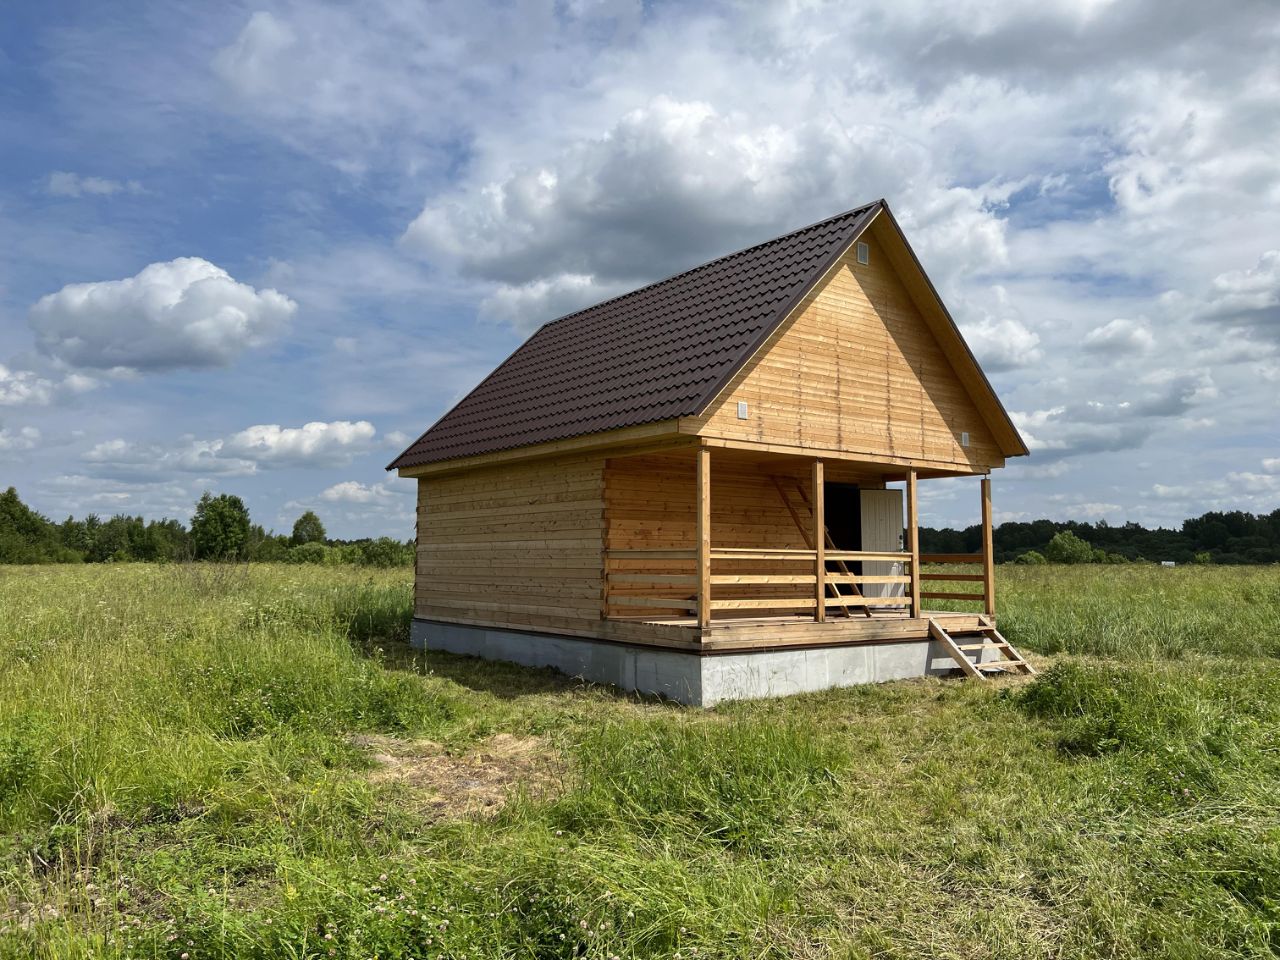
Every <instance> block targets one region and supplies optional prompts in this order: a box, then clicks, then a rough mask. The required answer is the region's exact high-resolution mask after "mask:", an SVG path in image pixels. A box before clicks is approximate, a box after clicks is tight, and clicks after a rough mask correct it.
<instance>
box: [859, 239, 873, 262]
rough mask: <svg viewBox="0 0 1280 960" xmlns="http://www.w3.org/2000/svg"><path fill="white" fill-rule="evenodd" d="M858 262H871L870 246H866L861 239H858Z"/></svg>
mask: <svg viewBox="0 0 1280 960" xmlns="http://www.w3.org/2000/svg"><path fill="white" fill-rule="evenodd" d="M858 262H859V263H870V262H871V248H870V247H869V246H867V245H866V244H865V243H863V242H862V241H861V240H859V241H858Z"/></svg>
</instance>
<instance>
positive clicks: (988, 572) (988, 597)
mask: <svg viewBox="0 0 1280 960" xmlns="http://www.w3.org/2000/svg"><path fill="white" fill-rule="evenodd" d="M994 543H995V541H994V538H993V536H992V533H991V478H990V477H983V478H982V606H983V609H984V610H985V612H986V614H987V616H989V617H994V616H995V615H996V555H995V547H994Z"/></svg>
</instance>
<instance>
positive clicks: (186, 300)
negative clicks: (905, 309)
mask: <svg viewBox="0 0 1280 960" xmlns="http://www.w3.org/2000/svg"><path fill="white" fill-rule="evenodd" d="M0 91H3V92H2V93H0V151H3V153H2V155H3V157H4V163H3V165H2V166H0V486H7V485H9V484H13V485H16V486H17V487H18V489H19V492H20V493H21V494H22V496H23V497H24V498H25V499H26V500H28V501H29V502H31V503H32V504H33V505H35V506H36V507H37V508H38V509H40V510H41V511H43V512H45V513H47V514H49V515H51V516H54V517H55V518H61V517H62V516H65V515H66V514H68V513H75V514H77V515H80V514H84V513H87V512H97V513H99V514H103V515H109V514H112V513H116V512H128V513H142V514H144V515H146V516H150V517H159V516H165V515H168V516H176V517H179V518H181V519H183V520H186V519H187V518H188V517H189V516H190V512H191V508H192V505H193V504H194V501H195V499H196V498H197V497H198V496H199V494H200V492H201V491H202V490H205V489H211V490H215V491H230V492H234V493H238V494H240V495H241V496H243V497H244V498H245V500H246V502H247V503H248V504H249V506H250V509H251V511H252V513H253V515H254V517H255V519H256V520H258V521H259V522H261V523H263V524H264V525H265V526H268V527H274V528H275V529H277V530H284V529H288V527H289V526H290V525H291V524H292V522H293V519H294V518H296V516H297V515H298V514H299V513H300V512H301V511H302V510H303V509H306V508H314V509H316V510H317V511H318V512H319V513H320V515H321V516H322V518H323V519H324V520H325V521H326V523H327V525H328V527H329V529H330V532H331V533H332V534H334V535H339V536H359V535H365V534H384V533H385V534H391V535H395V536H399V537H406V538H407V537H408V536H410V535H411V534H412V516H411V504H412V483H411V482H410V481H401V480H398V479H396V478H394V477H391V476H389V475H386V474H385V473H384V472H383V469H382V468H383V466H384V465H385V464H386V463H387V462H388V461H389V460H390V459H391V457H392V456H394V454H395V453H396V452H398V450H399V449H400V447H401V446H403V444H404V443H405V442H407V440H408V439H411V438H412V437H413V436H416V435H417V434H418V433H419V432H421V430H422V429H424V428H425V427H426V426H427V425H428V424H430V423H431V422H432V421H434V420H435V419H436V418H437V417H438V416H439V415H440V414H441V413H442V412H443V411H444V410H445V409H446V408H447V407H448V405H449V404H450V403H451V402H452V401H454V400H456V399H457V398H458V397H459V396H461V394H463V393H465V391H466V390H467V389H468V388H469V387H470V386H472V385H473V384H474V383H475V382H476V381H477V380H478V379H479V378H480V377H481V376H483V375H484V374H485V373H486V372H487V371H488V369H489V368H490V367H491V366H492V365H493V364H495V363H496V362H497V361H499V360H500V359H501V358H502V357H504V356H505V355H506V354H507V353H509V352H510V351H511V350H512V349H513V348H514V347H515V346H516V345H517V344H518V343H519V342H520V340H521V339H522V338H523V337H524V336H525V335H527V334H528V333H529V332H530V331H531V330H532V329H534V328H535V327H536V326H537V325H538V324H540V323H541V322H543V321H545V320H547V319H551V318H553V317H555V316H557V315H559V314H561V313H563V312H565V311H567V310H570V309H573V308H576V307H579V306H583V305H585V304H587V303H590V302H592V301H594V300H597V299H600V298H603V297H605V296H609V295H613V294H615V293H618V292H621V291H624V290H626V289H629V288H631V287H634V286H637V285H639V284H642V283H645V282H648V281H650V280H653V279H656V278H659V277H661V276H665V275H667V274H669V273H671V272H673V271H675V270H678V269H679V268H681V267H682V266H686V265H688V264H690V263H695V262H699V261H701V260H704V259H707V258H709V257H712V256H715V255H717V254H720V253H724V252H727V251H729V250H732V249H736V248H738V247H740V246H743V245H746V244H748V243H751V242H755V241H759V240H763V239H767V238H768V237H770V236H774V235H776V234H778V233H781V232H784V231H786V230H788V229H791V228H794V227H796V226H799V225H802V224H804V223H808V222H811V221H813V220H816V219H820V218H822V217H824V216H827V215H829V214H831V213H834V212H837V211H840V210H843V209H847V208H849V207H852V206H854V205H856V204H857V203H860V202H862V201H865V200H868V199H873V198H876V197H880V196H884V197H887V198H888V199H889V200H890V203H891V204H892V205H893V207H894V210H895V212H896V213H897V214H898V216H899V218H900V219H901V220H902V222H903V225H904V227H905V229H906V230H907V232H908V235H909V236H910V237H911V239H912V242H913V244H914V245H915V246H916V248H917V251H918V252H919V254H920V256H921V259H922V260H923V262H924V264H925V267H926V269H927V270H928V271H929V272H930V275H931V276H932V277H933V279H934V282H935V284H936V285H937V286H938V287H939V289H940V291H941V292H942V295H943V297H944V299H945V300H946V301H947V302H948V305H949V306H950V307H951V310H952V312H953V314H954V315H955V316H956V318H957V320H958V321H959V322H960V324H961V327H962V329H963V330H964V332H965V334H966V337H967V338H968V339H969V342H970V344H971V345H972V346H973V348H974V350H975V352H976V353H977V354H978V356H979V358H980V359H981V360H982V361H983V363H984V365H985V366H986V368H987V370H988V372H989V374H990V376H991V379H992V380H993V382H994V383H995V385H996V387H997V389H998V391H999V392H1000V393H1001V396H1002V397H1003V399H1004V401H1005V404H1006V406H1007V407H1008V408H1009V409H1010V410H1011V411H1012V412H1013V413H1014V415H1015V418H1016V419H1017V420H1018V422H1019V425H1020V426H1021V428H1022V429H1023V431H1024V435H1026V437H1027V438H1028V440H1029V442H1030V444H1031V446H1032V449H1033V456H1032V457H1030V458H1028V459H1027V460H1026V461H1023V462H1017V463H1016V464H1015V465H1013V466H1011V467H1010V468H1008V469H1007V470H1005V471H1004V472H1003V473H1002V474H1001V475H1000V476H999V477H998V478H997V480H998V482H997V492H996V502H997V508H998V512H997V517H998V519H1016V518H1034V517H1039V516H1051V517H1059V518H1067V517H1075V518H1082V519H1101V518H1105V519H1107V520H1109V521H1111V522H1117V523H1118V522H1123V521H1124V520H1127V519H1133V520H1139V521H1141V522H1144V523H1148V524H1151V523H1165V524H1168V523H1176V522H1178V521H1180V520H1181V519H1182V518H1183V517H1185V516H1189V515H1194V514H1197V513H1200V512H1202V511H1204V510H1207V509H1230V508H1240V509H1247V510H1254V511H1270V510H1272V509H1275V508H1276V507H1277V506H1280V415H1278V413H1280V411H1278V407H1280V404H1278V403H1277V395H1278V393H1280V252H1277V251H1280V164H1277V163H1276V162H1275V158H1276V157H1277V156H1280V110H1277V109H1276V104H1277V103H1278V102H1280V10H1277V8H1276V7H1275V5H1274V4H1273V3H1270V2H1249V0H1240V2H1237V3H1234V4H1232V5H1230V7H1229V8H1227V9H1226V10H1225V12H1224V10H1223V9H1220V8H1217V7H1215V6H1214V5H1208V4H1203V3H1191V2H1172V3H1171V2H1155V0H1147V2H1136V0H1132V2H1131V0H1111V2H1108V0H1089V2H1080V0H1069V2H1068V0H1061V2H1055V0H1038V2H1035V3H1003V4H989V3H975V2H965V0H951V2H947V3H941V2H937V3H935V2H923V0H903V2H895V3H892V4H877V3H865V4H849V3H845V2H840V3H824V2H817V0H814V2H799V0H798V2H791V3H776V4H770V3H742V4H731V3H711V4H690V3H643V4H642V3H639V2H633V0H594V2H593V0H558V2H536V0H511V2H505V3H483V2H469V3H408V2H401V0H374V2H368V3H362V4H359V5H333V4H322V3H301V2H285V3H267V2H259V3H249V4H240V3H219V4H205V5H176V4H172V3H146V2H136V3H131V4H127V5H117V4H112V5H105V4H74V3H51V4H43V5H39V6H38V7H37V6H30V5H19V7H18V8H17V10H16V12H15V11H9V12H8V14H7V19H6V27H5V30H4V32H3V33H2V34H0ZM922 500H923V506H924V516H923V517H922V520H923V522H926V523H932V524H943V523H955V524H966V523H971V522H974V521H975V520H976V519H977V517H976V514H977V497H976V493H975V492H974V491H971V490H969V489H967V488H966V487H961V486H958V485H957V484H948V483H934V484H926V485H924V489H923V491H922Z"/></svg>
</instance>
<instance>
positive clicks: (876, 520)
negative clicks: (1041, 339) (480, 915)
mask: <svg viewBox="0 0 1280 960" xmlns="http://www.w3.org/2000/svg"><path fill="white" fill-rule="evenodd" d="M1026 453H1027V448H1026V445H1025V444H1024V443H1023V441H1022V439H1021V437H1020V436H1019V435H1018V431H1017V429H1016V428H1015V426H1014V424H1013V422H1012V421H1011V420H1010V418H1009V416H1008V414H1007V413H1006V412H1005V410H1004V408H1003V407H1002V406H1001V404H1000V401H999V399H997V397H996V395H995V393H994V391H993V390H992V388H991V385H990V383H989V382H988V381H987V379H986V377H985V376H984V374H983V372H982V370H981V369H980V368H979V367H978V364H977V361H976V360H975V359H974V356H973V354H972V353H971V352H970V350H969V348H968V347H967V346H966V345H965V342H964V339H963V338H962V337H961V335H960V332H959V330H958V329H957V328H956V325H955V323H954V322H953V321H952V319H951V317H950V315H949V314H948V313H947V310H946V308H945V307H944V306H943V304H942V301H941V300H940V299H939V297H938V294H937V291H936V290H935V289H934V288H933V285H932V284H931V283H930V282H929V279H928V277H926V276H925V273H924V271H923V269H922V268H921V266H920V263H919V261H918V260H917V259H916V257H915V254H914V253H913V252H912V250H911V247H910V246H909V245H908V243H907V241H906V238H905V237H904V236H903V233H902V231H901V229H900V228H899V226H898V223H897V221H896V220H895V219H894V217H893V215H892V214H891V213H890V211H889V208H888V205H887V204H886V203H885V202H884V201H883V200H881V201H879V202H876V203H871V204H868V205H866V206H863V207H859V208H858V209H855V210H851V211H849V212H847V213H842V214H840V215H839V216H835V217H832V218H831V219H829V220H824V221H822V222H821V223H817V224H813V225H812V226H808V227H805V228H803V229H800V230H797V231H795V232H794V233H790V234H787V235H786V236H783V237H779V238H777V239H775V240H771V241H769V242H767V243H762V244H759V245H757V246H754V247H750V248H748V249H746V250H741V251H739V252H737V253H732V254H729V255H728V256H724V257H720V258H719V259H716V260H713V261H711V262H709V263H705V264H703V265H702V266H699V267H695V268H693V269H691V270H688V271H686V272H684V273H681V274H679V275H678V276H675V277H671V278H670V279H667V280H663V281H661V282H660V283H655V284H652V285H650V286H647V287H644V288H642V289H640V290H636V291H634V292H632V293H629V294H626V295H625V296H621V297H617V298H615V299H612V300H608V301H606V302H604V303H601V304H598V305H596V306H594V307H591V308H589V309H586V310H582V311H580V312H578V313H574V314H570V315H569V316H566V317H562V318H561V319H559V320H555V321H553V322H550V323H547V324H546V325H544V326H543V327H541V328H540V329H539V330H538V331H537V332H536V333H534V334H533V336H532V337H530V338H529V339H528V341H526V342H525V343H524V345H523V346H521V347H520V348H519V349H518V350H517V351H516V352H515V353H514V354H512V355H511V356H510V357H509V358H508V359H507V360H506V361H505V362H504V363H502V364H501V365H500V366H499V367H498V368H497V369H496V370H494V371H493V373H491V374H490V375H489V376H488V377H487V378H486V379H485V380H484V381H483V382H482V383H480V385H479V386H477V387H476V388H475V389H474V390H473V391H471V393H470V394H468V395H467V396H466V397H465V398H464V399H463V400H461V401H460V402H459V403H458V404H457V405H456V406H455V407H454V408H453V409H452V410H450V411H449V412H448V413H446V414H445V415H444V416H443V417H442V418H441V419H440V420H439V421H438V422H437V423H436V424H435V425H434V426H432V427H431V428H430V429H429V430H427V432H426V433H424V434H423V435H422V436H421V437H420V438H418V439H417V440H416V441H414V443H413V444H412V445H411V446H410V447H409V448H408V449H407V450H405V452H404V453H403V454H401V455H400V456H399V457H398V458H397V459H396V460H395V461H394V463H392V464H391V466H390V467H389V468H388V469H395V470H398V471H399V474H400V476H403V477H413V478H415V479H416V480H417V481H418V515H417V516H418V534H417V536H418V549H417V569H416V593H415V609H414V624H413V640H414V642H415V643H416V644H419V645H423V644H425V645H427V646H430V647H433V648H440V649H445V650H451V651H454V652H459V653H468V654H474V655H478V656H482V657H489V658H496V659H504V660H512V661H515V662H518V663H524V664H529V665H539V666H552V667H556V668H558V669H561V670H564V671H565V672H568V673H570V674H572V675H580V676H583V677H585V678H587V679H590V680H594V681H600V682H608V683H613V684H617V685H618V686H621V687H624V688H628V689H636V690H642V691H649V692H657V693H662V694H665V695H667V696H671V697H674V698H676V699H680V700H683V701H685V702H690V703H703V704H712V703H715V702H717V701H719V700H722V699H726V698H741V697H751V696H765V695H771V694H777V693H788V692H794V691H799V690H809V689H817V688H822V687H827V686H835V685H844V684H850V683H859V682H867V681H874V680H880V679H889V678H897V677H904V676H918V675H922V674H925V673H929V672H939V671H943V670H950V669H960V670H964V671H965V672H966V673H968V674H969V675H972V676H983V675H985V674H986V673H987V672H990V671H991V670H993V669H997V668H998V669H1011V670H1024V671H1025V670H1027V669H1029V668H1027V667H1026V666H1025V664H1024V663H1023V662H1022V660H1021V658H1020V657H1018V655H1017V654H1016V652H1014V651H1013V649H1012V648H1011V647H1009V646H1008V645H1007V644H1005V643H1004V641H1003V638H1001V637H1000V636H999V633H998V632H997V630H996V627H995V622H994V617H995V596H994V581H993V571H992V555H991V485H990V480H989V474H990V472H991V471H992V470H993V469H996V468H998V467H1001V466H1003V464H1004V462H1005V459H1006V458H1007V457H1016V456H1024V455H1026ZM938 477H979V478H981V480H980V482H978V483H975V490H974V504H975V513H977V512H978V508H979V505H980V512H981V517H982V528H983V533H984V537H983V542H984V544H985V549H984V551H983V552H982V553H981V554H978V555H973V556H970V555H964V556H922V555H921V553H920V549H919V539H918V533H917V513H918V508H917V505H918V498H917V489H918V484H919V483H921V482H927V481H928V480H931V479H934V478H938ZM891 484H893V485H895V486H890V485H891ZM897 484H901V486H900V487H899V486H896V485H897ZM938 564H946V565H945V566H939V565H938ZM931 565H933V566H931ZM931 601H946V603H945V604H943V605H944V606H946V607H948V608H949V609H950V611H951V612H939V611H932V610H930V608H929V606H928V605H929V603H930V602H931ZM937 605H938V604H935V606H937ZM956 611H960V612H956Z"/></svg>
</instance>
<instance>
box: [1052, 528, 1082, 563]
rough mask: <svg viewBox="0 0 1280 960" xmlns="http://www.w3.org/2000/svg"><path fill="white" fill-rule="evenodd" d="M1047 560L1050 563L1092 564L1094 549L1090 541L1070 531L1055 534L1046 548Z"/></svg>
mask: <svg viewBox="0 0 1280 960" xmlns="http://www.w3.org/2000/svg"><path fill="white" fill-rule="evenodd" d="M1044 556H1045V559H1046V560H1048V561H1049V562H1050V563H1092V562H1093V547H1091V546H1089V541H1088V540H1081V539H1080V538H1079V537H1077V536H1076V535H1075V534H1074V533H1072V532H1071V531H1070V530H1063V531H1061V532H1060V533H1055V534H1054V535H1053V539H1052V540H1050V541H1049V545H1048V546H1047V547H1045V548H1044Z"/></svg>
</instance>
